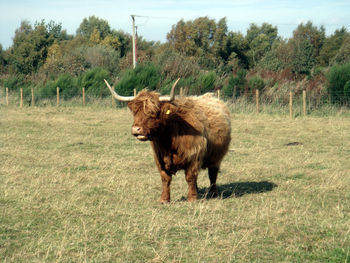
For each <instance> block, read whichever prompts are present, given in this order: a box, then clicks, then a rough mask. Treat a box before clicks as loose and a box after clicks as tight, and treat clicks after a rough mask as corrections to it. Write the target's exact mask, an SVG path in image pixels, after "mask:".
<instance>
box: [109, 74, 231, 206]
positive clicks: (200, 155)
mask: <svg viewBox="0 0 350 263" xmlns="http://www.w3.org/2000/svg"><path fill="white" fill-rule="evenodd" d="M177 81H178V80H177ZM177 81H176V82H175V83H174V85H173V87H172V89H171V93H170V96H160V95H159V94H158V93H156V92H153V91H147V90H143V91H141V92H140V93H139V94H138V95H137V96H132V97H124V96H120V95H118V94H117V93H116V92H115V91H114V89H113V88H112V87H111V86H110V85H109V84H108V82H107V81H106V80H105V82H106V85H107V86H108V88H109V89H110V91H111V93H112V95H113V97H114V98H116V99H117V100H120V101H127V102H128V107H129V109H130V110H131V112H132V114H133V116H134V123H133V125H132V129H131V133H132V135H134V136H135V137H136V138H137V139H139V140H141V141H150V143H151V146H152V148H153V153H154V160H155V163H156V165H157V167H158V170H159V172H160V175H161V180H162V194H161V198H160V202H162V203H167V202H169V201H170V183H171V179H172V175H174V174H175V173H176V172H177V171H179V170H185V178H186V181H187V183H188V200H189V201H193V200H196V199H197V198H198V193H197V176H198V172H199V170H200V169H201V168H202V169H206V168H208V174H209V180H210V188H209V195H211V196H216V195H217V188H216V179H217V175H218V171H219V168H220V164H221V161H222V159H223V157H224V156H225V154H226V153H227V151H228V148H229V144H230V141H231V124H230V113H229V110H228V108H227V107H226V105H225V104H224V103H223V102H222V101H220V100H219V99H216V98H214V97H213V96H211V95H210V94H206V95H203V96H193V97H180V98H176V99H175V95H174V94H175V93H174V89H175V86H176V83H177Z"/></svg>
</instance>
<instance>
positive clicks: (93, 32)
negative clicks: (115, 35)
mask: <svg viewBox="0 0 350 263" xmlns="http://www.w3.org/2000/svg"><path fill="white" fill-rule="evenodd" d="M110 33H111V28H110V26H109V24H108V22H107V21H106V20H104V19H101V18H98V17H96V16H90V17H89V18H84V19H83V21H82V22H81V24H80V26H79V28H78V29H77V35H81V36H83V37H86V38H90V40H92V41H93V39H94V38H97V37H98V38H101V39H104V38H105V37H106V36H107V35H109V34H110Z"/></svg>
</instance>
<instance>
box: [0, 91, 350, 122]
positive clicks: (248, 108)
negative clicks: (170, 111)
mask: <svg viewBox="0 0 350 263" xmlns="http://www.w3.org/2000/svg"><path fill="white" fill-rule="evenodd" d="M1 91H2V92H0V106H15V107H19V108H23V107H34V106H38V107H43V106H56V107H59V106H65V105H67V106H68V105H76V106H88V105H96V104H100V105H104V106H107V107H124V106H126V103H121V102H118V101H116V100H115V99H114V98H113V97H108V98H104V99H101V98H96V97H93V96H86V93H85V89H84V88H82V92H81V94H82V95H81V96H76V97H74V98H72V99H69V100H64V99H62V98H61V96H60V88H59V87H57V89H56V97H55V98H51V99H40V100H38V99H36V96H35V89H31V93H30V94H26V96H24V93H23V89H20V90H19V92H12V93H10V92H9V90H8V89H7V88H3V89H1ZM134 95H136V90H134ZM178 96H179V97H183V96H186V94H184V92H183V91H182V89H180V90H179V95H178ZM213 96H217V97H218V98H219V99H221V100H224V101H225V102H226V103H227V104H228V105H229V107H230V109H231V110H232V111H233V112H256V113H260V112H263V113H280V114H285V115H289V116H290V117H291V118H293V117H297V116H306V115H309V114H313V113H315V112H316V113H320V112H322V114H323V115H326V114H327V112H328V113H334V112H336V111H341V112H345V111H347V112H349V114H350V94H346V93H345V92H333V94H325V93H324V94H321V93H319V94H315V92H307V91H306V90H302V91H301V92H292V91H289V92H284V93H282V92H278V93H277V92H276V93H269V92H261V91H259V90H254V91H250V92H245V93H242V94H237V95H236V96H232V97H226V96H225V94H222V93H221V91H220V90H218V91H217V92H215V93H213Z"/></svg>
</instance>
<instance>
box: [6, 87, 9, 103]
mask: <svg viewBox="0 0 350 263" xmlns="http://www.w3.org/2000/svg"><path fill="white" fill-rule="evenodd" d="M8 105H9V88H6V106H8Z"/></svg>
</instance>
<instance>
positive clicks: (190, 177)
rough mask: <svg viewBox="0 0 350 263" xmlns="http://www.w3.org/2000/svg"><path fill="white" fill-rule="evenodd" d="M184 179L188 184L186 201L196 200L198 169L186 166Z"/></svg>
mask: <svg viewBox="0 0 350 263" xmlns="http://www.w3.org/2000/svg"><path fill="white" fill-rule="evenodd" d="M185 174H186V181H187V184H188V199H187V200H188V201H196V200H197V199H198V193H197V177H198V169H194V168H193V167H192V168H188V169H186V171H185Z"/></svg>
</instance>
